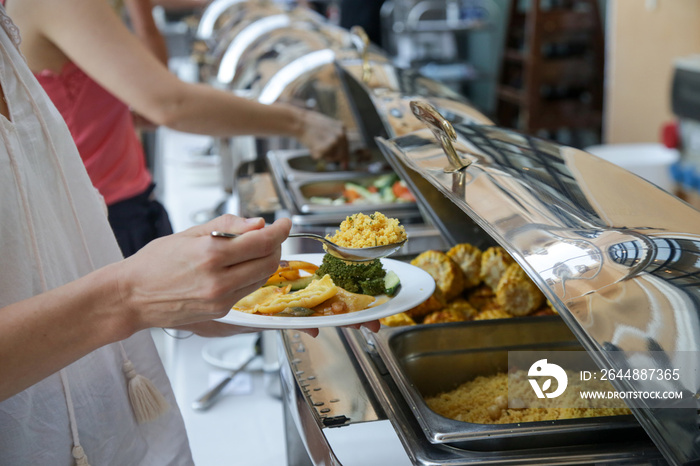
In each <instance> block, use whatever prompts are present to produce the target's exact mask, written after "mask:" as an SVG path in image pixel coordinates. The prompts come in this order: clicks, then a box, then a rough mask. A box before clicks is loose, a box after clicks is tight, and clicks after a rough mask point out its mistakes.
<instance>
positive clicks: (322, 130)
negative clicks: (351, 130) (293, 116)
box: [299, 110, 349, 166]
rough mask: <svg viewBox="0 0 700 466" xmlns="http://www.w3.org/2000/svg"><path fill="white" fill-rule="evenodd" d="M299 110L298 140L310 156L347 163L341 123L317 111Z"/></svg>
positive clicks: (346, 146) (346, 145)
mask: <svg viewBox="0 0 700 466" xmlns="http://www.w3.org/2000/svg"><path fill="white" fill-rule="evenodd" d="M301 111H302V112H303V114H302V115H303V116H302V131H301V135H300V136H299V141H300V142H301V143H302V144H303V145H304V146H306V147H307V148H308V149H309V151H310V152H311V157H312V158H314V159H323V160H328V161H330V162H338V163H340V164H341V165H343V166H345V165H347V161H348V153H349V151H348V139H347V136H346V134H345V128H344V127H343V124H342V123H341V122H340V121H338V120H334V119H333V118H329V117H327V116H325V115H323V114H321V113H318V112H312V111H308V110H301Z"/></svg>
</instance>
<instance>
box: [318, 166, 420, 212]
mask: <svg viewBox="0 0 700 466" xmlns="http://www.w3.org/2000/svg"><path fill="white" fill-rule="evenodd" d="M309 201H310V202H311V203H313V204H320V205H345V204H393V203H402V202H415V201H416V198H415V197H414V196H413V194H412V193H411V191H410V190H409V189H408V186H406V183H405V182H404V181H403V180H402V179H400V178H399V177H398V175H396V174H395V173H388V174H386V175H381V176H378V177H376V178H371V179H369V180H367V182H366V183H362V184H360V183H353V182H346V183H345V184H344V187H343V191H342V193H341V194H340V195H339V196H335V197H331V196H312V197H310V198H309Z"/></svg>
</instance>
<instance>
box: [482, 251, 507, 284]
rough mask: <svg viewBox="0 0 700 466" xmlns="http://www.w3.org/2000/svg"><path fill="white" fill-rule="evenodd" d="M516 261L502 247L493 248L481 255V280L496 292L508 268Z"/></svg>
mask: <svg viewBox="0 0 700 466" xmlns="http://www.w3.org/2000/svg"><path fill="white" fill-rule="evenodd" d="M514 262H515V261H514V260H513V258H512V257H510V254H508V253H507V252H506V250H505V249H503V248H502V247H500V246H492V247H490V248H488V249H487V250H486V251H484V253H483V254H482V255H481V280H482V281H483V282H484V283H485V284H487V285H488V286H490V287H491V289H492V290H495V289H496V287H497V286H498V282H499V280H500V279H501V277H502V276H503V274H504V273H505V271H506V269H507V268H508V266H509V265H510V264H512V263H514Z"/></svg>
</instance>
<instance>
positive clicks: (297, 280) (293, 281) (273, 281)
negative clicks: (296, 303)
mask: <svg viewBox="0 0 700 466" xmlns="http://www.w3.org/2000/svg"><path fill="white" fill-rule="evenodd" d="M316 270H318V265H316V264H312V263H310V262H304V261H285V260H282V261H280V263H279V265H278V266H277V271H275V273H273V274H272V275H271V276H270V278H268V279H267V282H266V283H265V285H264V286H272V285H274V286H277V287H280V288H283V287H285V286H287V285H291V287H292V288H291V291H296V290H300V289H302V288H305V287H306V286H307V285H308V284H309V283H311V280H312V278H313V277H312V275H309V274H313V273H315V272H316ZM301 271H304V272H307V275H301Z"/></svg>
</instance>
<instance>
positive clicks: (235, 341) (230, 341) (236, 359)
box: [202, 333, 263, 371]
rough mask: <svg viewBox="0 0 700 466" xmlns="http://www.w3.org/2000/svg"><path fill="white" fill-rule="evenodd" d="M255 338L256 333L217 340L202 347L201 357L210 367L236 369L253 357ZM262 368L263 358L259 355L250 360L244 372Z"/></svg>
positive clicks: (256, 336)
mask: <svg viewBox="0 0 700 466" xmlns="http://www.w3.org/2000/svg"><path fill="white" fill-rule="evenodd" d="M256 338H258V334H257V333H251V334H244V335H234V336H232V337H226V338H217V339H215V340H212V341H210V342H209V343H207V344H206V345H204V348H202V357H203V358H204V360H205V361H206V362H208V363H209V364H211V365H212V366H216V367H220V368H221V369H231V370H234V369H238V368H239V367H241V364H243V363H244V362H246V360H247V359H248V358H249V357H251V356H252V355H253V345H255V339H256ZM262 366H263V358H262V355H260V356H259V357H257V358H255V359H254V360H252V361H251V362H250V364H248V366H247V367H246V369H245V370H246V371H256V370H261V369H262Z"/></svg>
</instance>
